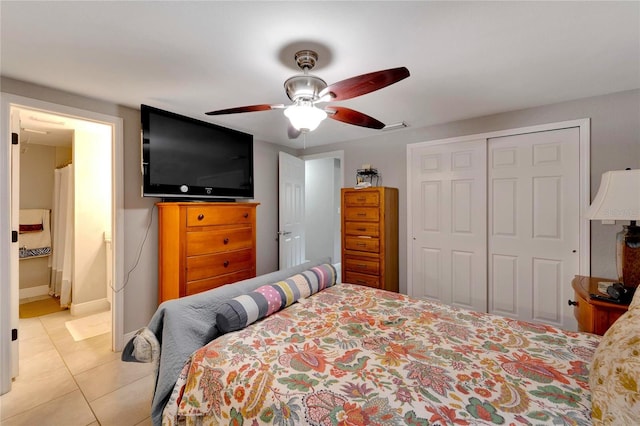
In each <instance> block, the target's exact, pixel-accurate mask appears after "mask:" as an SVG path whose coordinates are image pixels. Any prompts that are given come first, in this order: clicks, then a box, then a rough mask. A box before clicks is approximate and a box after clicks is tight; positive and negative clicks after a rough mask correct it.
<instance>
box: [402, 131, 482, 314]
mask: <svg viewBox="0 0 640 426" xmlns="http://www.w3.org/2000/svg"><path fill="white" fill-rule="evenodd" d="M413 154H414V155H413V156H412V158H411V162H412V164H411V188H412V190H411V191H412V193H411V197H412V204H411V205H412V207H411V208H412V214H411V215H412V218H413V219H412V221H413V223H412V226H411V229H412V233H413V235H412V236H411V237H412V238H413V247H412V255H413V268H412V271H411V273H412V274H413V275H412V289H411V292H412V295H414V296H426V297H429V298H432V299H436V300H440V301H442V302H444V303H447V304H451V305H457V306H460V307H465V308H468V309H472V310H476V311H482V312H486V310H487V291H486V289H487V283H486V277H487V261H486V258H487V243H486V239H487V235H486V217H487V216H486V140H485V139H481V140H477V141H471V142H458V143H450V144H440V145H432V146H425V147H422V148H419V149H416V150H415V151H414V153H413Z"/></svg>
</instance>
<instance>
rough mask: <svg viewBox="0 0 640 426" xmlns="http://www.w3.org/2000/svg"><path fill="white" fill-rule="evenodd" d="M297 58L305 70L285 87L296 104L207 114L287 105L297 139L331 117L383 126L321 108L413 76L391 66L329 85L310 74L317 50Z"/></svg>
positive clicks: (260, 107)
mask: <svg viewBox="0 0 640 426" xmlns="http://www.w3.org/2000/svg"><path fill="white" fill-rule="evenodd" d="M295 61H296V64H297V65H298V67H299V68H300V69H301V70H302V72H303V74H298V75H294V76H293V77H290V78H288V79H287V80H286V81H285V82H284V89H285V92H286V94H287V96H288V97H289V99H291V100H292V101H293V105H290V106H285V105H282V104H260V105H250V106H243V107H236V108H227V109H221V110H217V111H211V112H207V113H206V114H207V115H223V114H236V113H241V112H254V111H268V110H271V109H285V116H287V118H289V120H290V125H289V129H288V132H287V133H288V135H289V138H290V139H295V138H297V137H298V136H300V134H301V133H306V132H309V131H312V130H314V129H315V128H316V127H317V126H318V125H319V124H320V122H321V121H322V120H324V119H325V118H327V117H329V118H331V119H333V120H337V121H341V122H343V123H347V124H352V125H355V126H360V127H367V128H370V129H382V128H383V127H384V123H382V122H381V121H379V120H376V119H375V118H373V117H370V116H368V115H366V114H363V113H361V112H358V111H354V110H352V109H350V108H345V107H339V106H332V105H328V106H327V107H326V108H319V107H318V106H317V104H319V103H321V102H332V101H341V100H345V99H351V98H355V97H356V96H361V95H365V94H367V93H370V92H374V91H376V90H380V89H382V88H384V87H387V86H389V85H391V84H394V83H397V82H398V81H400V80H403V79H405V78H407V77H409V70H408V69H407V68H405V67H399V68H391V69H387V70H382V71H376V72H372V73H368V74H362V75H359V76H356V77H351V78H348V79H346V80H342V81H339V82H337V83H334V84H331V85H327V83H326V82H325V81H324V80H323V79H321V78H320V77H316V76H315V75H311V74H309V71H310V70H312V69H313V68H314V67H315V65H316V62H317V61H318V54H317V53H316V52H315V51H313V50H309V49H306V50H300V51H298V52H296V54H295Z"/></svg>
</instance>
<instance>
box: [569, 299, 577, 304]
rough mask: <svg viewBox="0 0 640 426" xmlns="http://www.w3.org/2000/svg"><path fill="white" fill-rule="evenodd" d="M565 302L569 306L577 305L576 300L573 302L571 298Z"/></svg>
mask: <svg viewBox="0 0 640 426" xmlns="http://www.w3.org/2000/svg"><path fill="white" fill-rule="evenodd" d="M567 303H568V304H569V306H578V302H574V301H573V300H571V299H569V300H567Z"/></svg>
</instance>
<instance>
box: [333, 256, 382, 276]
mask: <svg viewBox="0 0 640 426" xmlns="http://www.w3.org/2000/svg"><path fill="white" fill-rule="evenodd" d="M342 267H343V268H344V269H345V271H348V272H360V273H363V274H374V275H378V274H379V273H380V262H378V261H377V260H363V259H357V258H354V257H350V256H345V260H344V264H343V265H342Z"/></svg>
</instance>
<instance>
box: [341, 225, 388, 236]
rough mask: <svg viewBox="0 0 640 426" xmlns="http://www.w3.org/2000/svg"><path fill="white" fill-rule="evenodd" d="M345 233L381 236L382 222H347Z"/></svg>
mask: <svg viewBox="0 0 640 426" xmlns="http://www.w3.org/2000/svg"><path fill="white" fill-rule="evenodd" d="M344 233H345V235H364V236H368V237H379V236H380V224H379V223H378V222H345V226H344Z"/></svg>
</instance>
